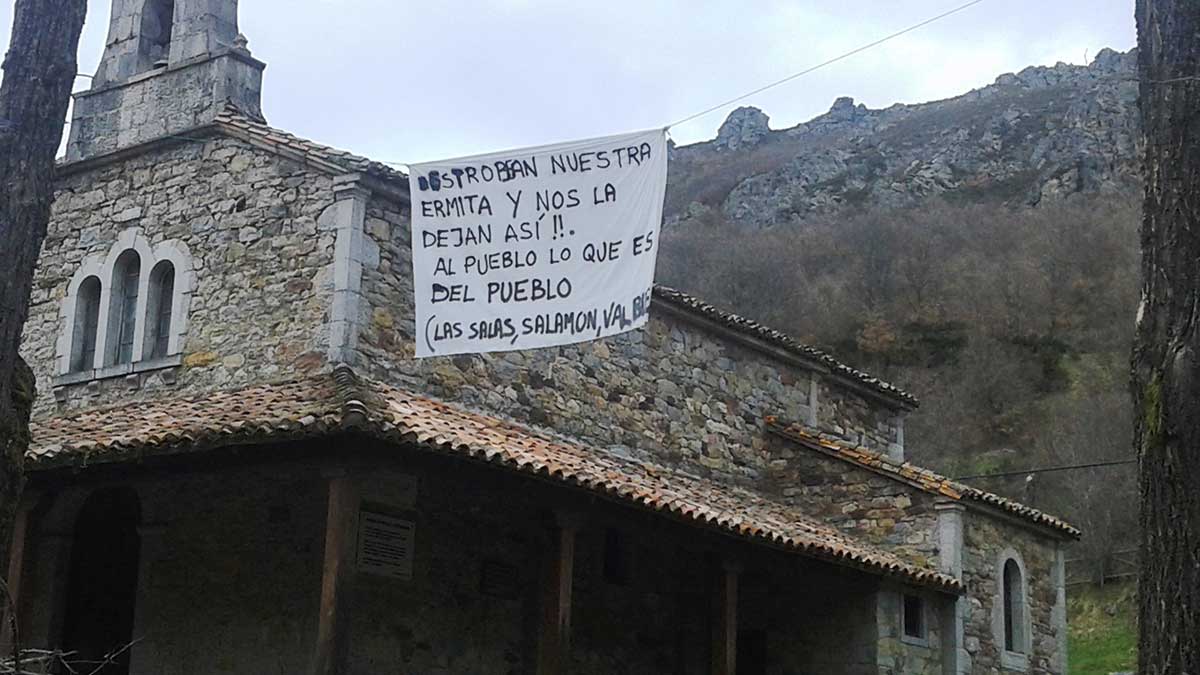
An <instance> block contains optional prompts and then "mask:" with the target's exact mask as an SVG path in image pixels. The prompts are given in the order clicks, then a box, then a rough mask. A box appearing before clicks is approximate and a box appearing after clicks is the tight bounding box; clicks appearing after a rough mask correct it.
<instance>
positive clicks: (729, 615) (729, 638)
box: [712, 561, 742, 675]
mask: <svg viewBox="0 0 1200 675" xmlns="http://www.w3.org/2000/svg"><path fill="white" fill-rule="evenodd" d="M741 571H742V568H741V566H740V565H738V564H736V563H733V562H729V561H725V562H724V563H722V564H721V566H720V568H719V569H718V570H717V573H716V579H715V580H714V581H715V583H714V586H713V603H712V609H713V617H712V675H736V673H737V633H738V617H737V606H738V575H739V574H741Z"/></svg>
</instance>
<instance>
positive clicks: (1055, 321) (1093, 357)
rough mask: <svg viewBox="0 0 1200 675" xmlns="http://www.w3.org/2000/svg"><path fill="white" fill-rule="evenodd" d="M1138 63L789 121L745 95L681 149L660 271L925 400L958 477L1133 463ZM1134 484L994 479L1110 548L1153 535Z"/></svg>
mask: <svg viewBox="0 0 1200 675" xmlns="http://www.w3.org/2000/svg"><path fill="white" fill-rule="evenodd" d="M1131 68H1132V66H1131V60H1130V56H1129V55H1119V54H1116V53H1114V52H1109V51H1106V52H1102V54H1101V56H1100V57H1098V58H1097V61H1096V63H1094V64H1092V66H1090V67H1080V66H1063V65H1061V64H1060V66H1057V67H1055V68H1034V69H1028V70H1026V71H1022V73H1019V74H1017V75H1006V76H1001V78H1000V79H999V80H998V81H997V84H996V85H993V86H992V87H988V88H985V89H983V90H979V91H977V92H972V94H969V95H966V96H963V97H959V98H958V99H951V100H949V101H943V102H938V103H931V104H924V105H922V106H896V107H893V108H888V109H886V110H883V111H870V110H866V109H865V108H863V107H862V106H854V105H853V104H852V102H849V101H848V100H842V101H839V102H838V104H836V105H835V106H834V110H832V111H831V112H830V113H829V114H827V115H825V116H822V117H820V118H817V119H816V120H813V121H812V122H810V123H808V124H807V125H801V127H798V128H796V129H792V130H785V131H771V130H769V129H768V128H767V123H766V116H765V115H763V114H762V113H761V112H758V111H755V110H753V109H747V108H743V109H739V110H738V111H735V113H734V114H733V115H731V116H730V119H729V120H727V121H726V123H725V125H723V126H722V128H721V133H720V134H719V136H718V138H717V139H716V140H715V141H713V142H710V143H705V144H699V145H695V146H689V147H686V148H678V149H676V150H675V151H674V152H675V155H674V156H673V158H672V162H673V163H672V178H671V188H670V191H669V193H668V209H669V214H668V219H667V222H668V225H667V227H666V230H665V232H664V235H663V248H662V253H661V256H660V262H659V266H660V271H659V275H658V278H659V280H660V281H661V282H663V283H666V284H668V285H672V286H676V287H678V288H681V289H683V290H686V291H689V292H692V293H695V294H697V295H700V296H701V297H704V298H705V299H706V300H708V301H710V302H713V303H714V304H717V305H719V306H723V307H725V308H727V309H730V310H731V311H734V312H736V313H739V314H742V315H745V316H749V317H751V318H754V319H757V320H759V321H762V322H763V323H766V324H769V325H771V326H774V327H777V328H780V329H782V330H785V331H787V332H790V333H792V334H793V335H795V336H796V337H798V338H800V339H802V340H804V341H807V342H809V343H811V344H813V345H816V346H820V347H823V348H826V349H827V350H829V351H830V352H831V353H833V354H834V355H835V356H837V357H838V358H840V359H842V360H844V361H847V362H849V363H851V364H852V365H855V366H858V367H860V368H863V369H865V370H868V371H870V372H872V373H873V374H876V375H879V376H881V377H884V378H885V379H888V380H890V381H892V382H893V383H895V384H897V385H899V386H901V387H903V388H905V389H907V390H909V391H911V392H912V393H914V394H915V395H917V396H918V397H919V398H920V399H921V400H922V405H921V408H920V409H919V410H918V411H917V412H915V413H914V414H913V415H911V416H910V418H909V422H908V424H907V426H906V430H905V433H906V446H907V447H908V452H909V455H910V457H911V458H912V459H913V460H915V461H917V462H920V463H924V464H926V465H929V466H931V467H933V468H936V469H939V470H941V471H943V472H945V473H947V474H949V475H952V476H973V475H977V474H982V473H994V472H999V471H1008V470H1023V469H1029V468H1037V467H1049V466H1059V465H1075V464H1087V463H1094V462H1100V461H1109V460H1120V459H1125V458H1128V457H1130V456H1131V455H1132V431H1131V429H1132V425H1131V419H1130V403H1129V396H1128V393H1127V380H1128V361H1129V352H1130V345H1131V341H1132V333H1133V322H1134V315H1135V313H1136V303H1137V292H1138V290H1137V289H1138V278H1137V275H1138V267H1137V265H1138V241H1137V225H1138V222H1139V219H1140V214H1139V209H1138V207H1137V204H1138V203H1139V202H1140V196H1139V192H1140V190H1139V188H1138V184H1137V180H1136V164H1137V162H1136V143H1135V141H1134V139H1136V138H1137V136H1138V133H1137V121H1136V117H1135V115H1134V113H1133V109H1134V106H1133V105H1132V104H1131V102H1130V97H1131V90H1130V89H1129V85H1130V82H1129V80H1130V79H1131V78H1130V77H1129V73H1130V72H1131ZM1132 91H1133V92H1136V87H1134V88H1133V89H1132ZM1133 478H1134V465H1132V464H1126V465H1120V466H1115V467H1108V468H1095V469H1087V470H1079V471H1066V472H1055V473H1039V474H1037V475H1033V476H1030V475H1028V474H1022V475H1020V476H1016V477H1013V478H1004V479H997V478H990V479H976V480H974V482H976V483H979V484H980V485H981V487H986V488H989V489H992V490H995V491H998V492H1002V493H1006V494H1010V495H1012V496H1014V497H1017V498H1019V499H1022V500H1024V501H1027V502H1030V503H1032V504H1034V505H1038V506H1041V507H1044V508H1047V509H1049V510H1052V511H1054V512H1057V513H1060V514H1062V515H1064V516H1066V517H1067V518H1069V519H1071V520H1072V521H1073V522H1074V523H1076V524H1078V525H1079V526H1080V527H1081V528H1082V529H1083V530H1084V532H1085V540H1084V542H1083V544H1082V545H1081V551H1080V554H1081V555H1084V556H1096V557H1099V556H1103V555H1105V554H1106V553H1108V552H1111V551H1112V550H1114V549H1115V548H1125V547H1126V546H1127V542H1128V541H1129V537H1130V536H1132V532H1133V528H1134V527H1135V520H1136V503H1137V500H1136V491H1135V487H1134V480H1133Z"/></svg>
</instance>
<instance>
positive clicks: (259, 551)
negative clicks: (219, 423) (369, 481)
mask: <svg viewBox="0 0 1200 675" xmlns="http://www.w3.org/2000/svg"><path fill="white" fill-rule="evenodd" d="M121 485H122V486H128V487H132V488H133V489H134V490H136V492H137V494H138V497H139V500H140V503H141V511H142V518H141V525H140V527H139V533H140V535H141V560H140V563H139V570H138V592H137V602H136V608H135V612H134V627H133V637H134V639H136V640H139V641H138V642H137V644H136V645H135V646H134V647H133V649H132V663H131V669H130V672H131V674H132V675H200V674H204V675H208V674H213V673H279V672H285V673H300V672H304V671H305V670H306V669H307V667H308V662H309V660H310V658H311V654H312V645H313V639H314V636H315V635H316V630H317V621H316V619H317V609H318V603H319V598H320V583H321V562H322V550H323V544H324V520H325V492H324V481H323V480H322V479H321V478H320V476H319V475H318V474H317V473H316V472H315V471H311V470H309V471H307V472H296V471H290V470H288V469H287V468H286V467H271V468H270V470H243V471H238V472H234V473H227V474H220V475H218V474H204V473H192V474H189V475H187V476H186V477H175V478H168V479H166V480H132V481H128V482H124V483H122V484H121ZM97 487H99V486H97ZM89 492H90V490H89V489H88V488H72V489H70V490H68V491H65V492H63V493H61V494H60V495H59V496H58V499H56V500H55V502H54V506H53V507H52V508H51V509H50V510H49V511H48V512H46V513H45V514H44V515H42V516H41V518H40V519H39V521H38V523H37V525H36V527H35V529H34V532H33V540H32V546H31V551H30V555H31V557H30V558H28V559H27V563H26V564H27V567H26V569H27V570H29V576H28V577H27V580H26V584H27V586H26V590H25V597H26V598H28V599H27V600H26V601H25V603H24V604H25V606H26V609H27V610H29V611H28V614H27V616H26V617H25V622H24V623H23V631H22V632H23V633H24V637H25V640H26V644H29V645H37V646H60V645H61V644H62V642H61V640H62V633H61V630H62V628H61V626H62V621H63V617H62V611H63V607H64V604H65V593H66V564H67V561H68V560H69V559H70V555H71V550H70V541H71V533H72V531H73V530H74V523H75V519H76V517H77V516H78V513H79V507H80V505H81V504H82V503H83V499H84V498H85V497H86V496H87V494H88V493H89Z"/></svg>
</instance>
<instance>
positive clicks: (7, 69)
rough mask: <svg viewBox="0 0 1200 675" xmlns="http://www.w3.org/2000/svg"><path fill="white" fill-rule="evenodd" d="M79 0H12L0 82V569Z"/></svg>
mask: <svg viewBox="0 0 1200 675" xmlns="http://www.w3.org/2000/svg"><path fill="white" fill-rule="evenodd" d="M86 11H87V2H86V0H16V8H15V11H14V14H13V31H12V41H11V43H10V44H9V49H8V53H7V55H6V56H5V58H4V64H3V69H4V80H3V82H2V83H0V270H3V271H2V272H0V569H7V567H8V544H9V536H10V534H11V529H12V519H13V515H14V514H15V513H16V508H17V502H18V500H19V499H20V494H21V487H22V485H23V483H24V456H25V451H26V449H27V448H28V447H29V412H30V407H31V406H32V403H33V392H34V382H33V373H32V372H31V371H30V370H29V368H28V366H26V365H25V362H24V361H22V360H21V357H20V356H19V355H18V354H17V348H18V347H19V346H20V342H21V330H22V328H23V327H24V325H25V317H26V316H27V315H28V313H29V291H30V286H31V285H32V283H33V268H34V265H35V264H36V263H37V258H38V252H39V251H41V248H42V239H44V238H45V236H46V224H47V221H48V220H49V218H50V204H51V202H52V201H53V199H54V155H55V153H57V152H58V146H59V144H60V143H61V141H62V133H63V125H64V123H65V120H66V117H67V104H68V103H69V101H70V95H71V87H72V85H73V83H74V81H75V72H76V67H75V53H76V51H77V50H78V47H79V33H80V32H81V31H82V30H83V17H84V14H85V12H86Z"/></svg>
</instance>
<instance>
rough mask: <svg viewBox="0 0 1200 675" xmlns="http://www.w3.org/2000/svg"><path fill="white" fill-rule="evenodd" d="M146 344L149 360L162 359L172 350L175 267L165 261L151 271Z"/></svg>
mask: <svg viewBox="0 0 1200 675" xmlns="http://www.w3.org/2000/svg"><path fill="white" fill-rule="evenodd" d="M147 300H148V301H149V302H148V303H147V307H148V308H149V309H148V314H147V315H146V342H145V347H144V348H145V349H146V350H148V352H149V353H148V358H151V359H161V358H162V357H164V356H167V354H169V353H170V349H171V312H172V311H173V310H174V305H175V265H173V264H172V263H171V262H170V261H169V260H164V261H162V262H160V263H158V264H157V265H155V266H154V269H153V270H150V295H149V297H148V298H147Z"/></svg>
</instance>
